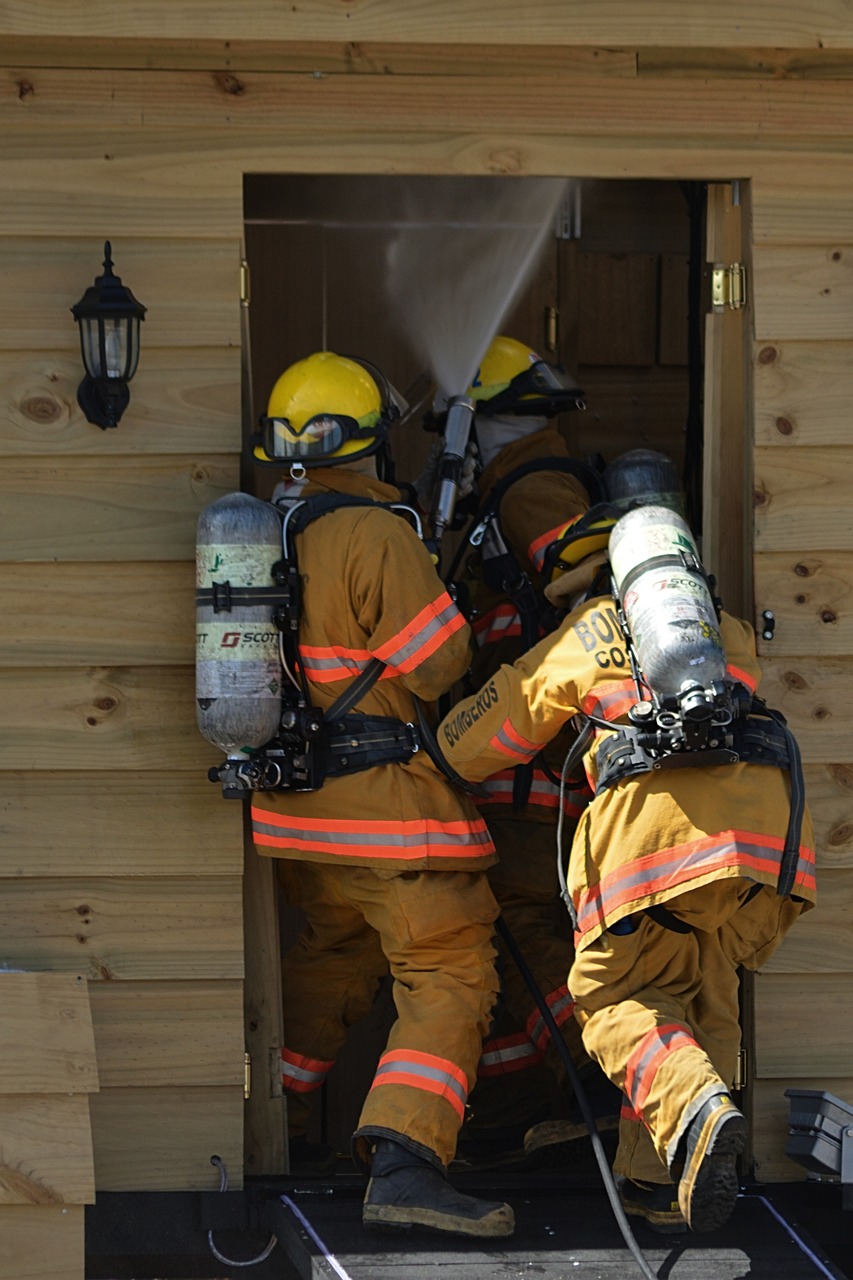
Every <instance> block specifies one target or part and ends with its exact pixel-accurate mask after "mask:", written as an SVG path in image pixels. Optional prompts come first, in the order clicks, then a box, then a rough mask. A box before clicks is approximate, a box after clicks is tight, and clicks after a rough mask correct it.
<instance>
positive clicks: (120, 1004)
mask: <svg viewBox="0 0 853 1280" xmlns="http://www.w3.org/2000/svg"><path fill="white" fill-rule="evenodd" d="M90 990H91V999H92V1021H93V1025H94V1028H95V1044H96V1046H97V1051H98V1072H99V1075H100V1082H101V1088H102V1089H110V1088H119V1087H132V1088H145V1087H152V1086H177V1087H181V1086H184V1085H186V1086H193V1087H200V1086H211V1085H239V1086H242V1084H243V1052H244V1050H243V985H242V983H241V982H236V981H218V982H170V981H162V982H93V983H92V984H91V988H90Z"/></svg>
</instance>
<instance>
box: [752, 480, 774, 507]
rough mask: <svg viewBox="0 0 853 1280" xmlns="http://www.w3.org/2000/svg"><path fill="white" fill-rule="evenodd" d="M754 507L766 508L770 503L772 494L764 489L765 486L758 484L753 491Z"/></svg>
mask: <svg viewBox="0 0 853 1280" xmlns="http://www.w3.org/2000/svg"><path fill="white" fill-rule="evenodd" d="M752 501H753V505H754V506H756V507H766V506H767V505H768V503H769V502H770V494H769V493H768V492H767V490H766V489H765V488H764V485H763V484H758V485H756V486H755V488H754V489H753V491H752Z"/></svg>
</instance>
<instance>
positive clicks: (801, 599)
mask: <svg viewBox="0 0 853 1280" xmlns="http://www.w3.org/2000/svg"><path fill="white" fill-rule="evenodd" d="M808 599H809V598H808V596H804V595H803V594H802V592H801V593H800V594H799V595H798V596H794V604H808Z"/></svg>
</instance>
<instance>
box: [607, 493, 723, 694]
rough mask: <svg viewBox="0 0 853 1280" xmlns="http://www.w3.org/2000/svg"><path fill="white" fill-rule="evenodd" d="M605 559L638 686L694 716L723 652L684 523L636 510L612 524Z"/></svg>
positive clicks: (718, 674)
mask: <svg viewBox="0 0 853 1280" xmlns="http://www.w3.org/2000/svg"><path fill="white" fill-rule="evenodd" d="M609 557H610V564H611V568H612V571H613V578H614V581H615V583H616V590H617V594H618V596H619V600H620V602H621V605H622V609H623V611H624V613H625V618H626V620H627V623H628V629H629V631H630V633H631V637H632V639H633V642H634V648H635V651H636V654H637V659H638V661H639V664H640V667H641V669H642V672H643V675H644V676H645V678H646V681H647V682H648V684H649V685H650V687H651V688H652V690H654V692H655V693H657V694H658V695H659V696H660V697H661V698H666V697H675V698H677V699H678V700H679V702H681V703H682V706H683V709H684V710H685V712H686V714H688V715H689V716H691V717H692V718H702V717H703V716H704V715H705V714H707V710H706V708H707V707H708V706H709V705H710V703H711V702H712V701H713V691H711V685H712V684H714V683H715V682H718V681H722V680H723V678H724V677H725V674H726V655H725V651H724V649H723V642H722V637H721V636H720V629H719V624H718V621H717V614H716V611H715V609H714V602H713V601H712V599H711V594H710V592H709V590H708V586H707V583H706V581H705V577H704V574H703V573H702V569H701V565H700V561H699V554H698V552H697V550H696V544H695V542H694V541H693V535H692V534H691V532H690V528H689V526H688V525H687V523H686V522H685V520H683V519H682V517H681V516H680V515H678V514H677V513H676V512H675V511H673V510H671V509H670V508H669V507H664V506H653V507H636V508H635V509H634V510H633V511H628V512H626V513H625V515H623V516H622V517H621V518H620V519H619V520H618V521H617V522H616V524H615V525H614V527H613V531H612V533H611V534H610V548H609ZM697 686H698V688H697ZM691 690H692V693H690V692H689V691H691ZM685 698H686V703H685Z"/></svg>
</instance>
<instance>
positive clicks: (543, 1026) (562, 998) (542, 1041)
mask: <svg viewBox="0 0 853 1280" xmlns="http://www.w3.org/2000/svg"><path fill="white" fill-rule="evenodd" d="M545 1003H546V1004H547V1006H548V1008H549V1009H550V1010H551V1015H552V1017H553V1019H554V1021H555V1022H556V1024H557V1026H558V1027H562V1026H563V1024H564V1023H565V1022H568V1021H569V1019H570V1018H571V1017H572V1015H573V1014H574V1011H575V1002H574V1000H573V999H572V995H571V992H570V991H569V989H568V987H567V986H566V985H565V984H564V985H563V986H561V987H557V989H556V990H555V991H551V992H549V993H548V995H547V996H546V997H545ZM526 1030H527V1034H528V1036H529V1037H530V1039H531V1040H532V1042H533V1043H534V1044H535V1045H536V1047H537V1048H538V1049H541V1050H542V1052H543V1053H544V1052H545V1050H546V1049H547V1048H548V1039H549V1037H550V1035H551V1032H550V1029H549V1027H548V1024H547V1023H546V1021H545V1017H544V1015H543V1014H542V1013H541V1012H540V1010H539V1009H534V1011H533V1013H531V1015H530V1017H529V1018H528V1019H527V1023H526Z"/></svg>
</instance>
